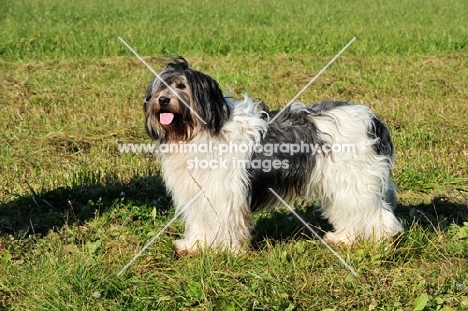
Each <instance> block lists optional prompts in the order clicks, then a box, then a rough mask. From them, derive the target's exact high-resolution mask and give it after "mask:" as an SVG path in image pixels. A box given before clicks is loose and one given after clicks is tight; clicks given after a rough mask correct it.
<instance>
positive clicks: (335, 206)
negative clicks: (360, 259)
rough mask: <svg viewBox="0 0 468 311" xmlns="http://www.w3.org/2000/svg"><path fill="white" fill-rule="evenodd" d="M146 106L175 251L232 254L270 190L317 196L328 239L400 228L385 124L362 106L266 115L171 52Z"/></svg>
mask: <svg viewBox="0 0 468 311" xmlns="http://www.w3.org/2000/svg"><path fill="white" fill-rule="evenodd" d="M144 111H145V114H146V123H145V126H146V131H147V133H148V134H149V136H150V137H152V138H153V139H155V140H157V141H159V143H160V146H159V148H160V152H159V154H160V161H161V166H162V174H163V178H164V181H165V183H166V187H167V188H168V190H169V192H170V193H171V195H172V196H173V201H174V203H175V206H176V210H177V211H182V209H184V210H183V212H182V215H183V220H184V222H185V233H184V238H183V239H181V240H178V241H176V248H177V252H178V253H180V254H183V253H187V252H188V253H192V252H196V251H197V250H200V249H204V248H206V247H215V248H220V249H229V250H232V251H239V250H240V249H241V248H242V247H243V245H244V244H246V242H248V241H249V238H250V235H251V230H252V226H253V220H252V211H253V210H255V209H257V208H260V207H264V206H267V205H269V204H274V203H275V202H274V201H275V198H276V197H275V196H274V195H273V194H272V192H271V191H270V190H269V188H271V189H273V190H274V191H275V192H276V193H277V194H279V195H280V196H282V197H283V198H284V199H285V200H288V199H293V198H294V197H298V196H309V197H313V198H316V199H318V200H320V202H321V211H322V214H323V216H324V217H325V218H327V219H328V220H329V222H330V223H331V224H332V225H333V227H334V231H333V232H328V233H326V235H325V237H324V238H325V240H326V241H328V242H331V243H344V244H353V243H354V242H356V241H357V240H359V239H375V240H379V239H381V238H391V237H393V236H394V235H396V234H397V233H399V232H401V231H402V226H401V223H400V222H399V221H398V220H397V218H396V217H395V215H394V214H393V210H394V209H395V206H396V193H395V192H396V190H395V185H394V184H393V182H392V181H391V179H390V178H389V173H390V170H391V168H392V165H393V144H392V141H391V138H390V134H389V130H388V129H387V127H386V126H385V124H384V123H383V122H382V121H381V120H380V119H379V118H378V117H377V116H376V115H375V114H374V113H372V112H371V111H370V109H369V108H367V107H365V106H361V105H352V104H348V103H346V102H339V101H325V102H322V103H319V104H314V105H312V106H305V105H303V104H301V103H295V104H293V105H291V106H289V107H287V108H286V109H285V110H284V111H275V112H269V111H268V108H267V107H266V106H265V105H264V104H263V103H262V102H258V101H254V100H253V99H251V98H249V97H247V96H244V98H243V99H241V100H238V101H231V100H229V99H227V98H225V97H224V96H223V94H222V91H221V89H220V87H219V85H218V83H217V82H216V81H215V80H214V79H213V78H211V77H210V76H208V75H205V74H203V73H201V72H199V71H196V70H193V69H191V68H189V65H188V63H187V61H186V60H185V59H183V58H182V57H176V58H173V59H172V60H171V62H170V63H169V64H168V65H167V67H166V68H165V69H164V70H162V71H161V72H160V74H159V76H156V77H155V78H154V80H153V81H152V82H151V84H150V85H149V87H148V89H147V92H146V98H145V102H144ZM201 191H202V192H203V193H202V195H199V193H200V192H201ZM197 195H198V196H197ZM195 197H196V199H195V200H193V198H195ZM192 201H193V202H192ZM188 203H190V204H188Z"/></svg>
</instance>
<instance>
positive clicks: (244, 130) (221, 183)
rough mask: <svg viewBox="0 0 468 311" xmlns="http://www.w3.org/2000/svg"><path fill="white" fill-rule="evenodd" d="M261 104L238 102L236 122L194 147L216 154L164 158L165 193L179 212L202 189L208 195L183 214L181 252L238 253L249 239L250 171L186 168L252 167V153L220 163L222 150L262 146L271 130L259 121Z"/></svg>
mask: <svg viewBox="0 0 468 311" xmlns="http://www.w3.org/2000/svg"><path fill="white" fill-rule="evenodd" d="M256 105H257V104H256V103H255V102H254V101H253V100H252V99H250V98H248V97H245V98H244V100H243V101H240V102H236V103H235V107H234V113H233V116H232V119H231V120H230V121H229V122H227V123H226V124H225V125H224V127H223V128H222V130H221V132H220V133H219V135H218V136H216V137H213V136H211V135H210V134H209V133H207V132H200V133H199V134H198V135H197V136H195V137H194V138H193V139H192V140H191V141H190V143H191V144H206V145H208V144H209V143H210V142H211V144H212V145H213V146H214V147H213V151H212V152H211V153H210V152H200V153H175V154H169V153H163V154H162V155H161V164H162V168H163V177H164V180H165V182H166V187H167V188H168V189H169V191H170V192H171V193H172V194H173V198H174V201H175V205H176V210H178V209H180V208H182V207H183V206H184V205H185V204H186V203H187V202H189V201H190V200H191V199H192V198H193V197H194V196H195V195H196V194H197V193H198V192H200V191H201V189H205V191H204V194H203V195H202V196H200V197H199V198H198V199H197V200H196V201H195V202H193V203H192V206H193V208H187V209H186V210H185V212H184V213H183V220H184V221H185V233H184V239H182V240H178V241H176V247H177V250H178V252H179V253H180V252H184V251H187V252H193V251H195V250H196V249H197V248H201V249H203V248H205V247H217V248H221V249H231V250H233V251H238V250H240V249H241V248H242V246H243V244H244V243H246V242H247V241H248V240H249V238H250V232H251V229H252V225H253V221H252V215H251V212H250V207H249V196H248V183H249V178H248V175H247V171H246V170H245V169H242V168H237V167H232V166H230V167H229V168H228V169H221V168H220V169H213V170H211V169H202V168H192V169H191V170H189V169H187V163H188V162H189V161H194V160H195V158H198V160H205V161H210V160H214V161H218V162H219V161H220V160H223V161H227V163H228V164H232V163H233V162H234V161H238V160H240V161H248V160H249V159H250V156H251V154H250V153H248V152H237V153H236V152H231V153H225V154H223V155H222V158H220V155H219V152H218V151H219V150H218V148H215V147H216V146H219V145H221V144H230V143H232V144H236V145H238V146H239V145H241V144H255V143H259V142H260V141H261V138H262V135H263V134H264V133H265V132H266V131H267V128H268V124H267V123H266V122H265V121H264V120H262V119H260V118H259V117H258V112H256Z"/></svg>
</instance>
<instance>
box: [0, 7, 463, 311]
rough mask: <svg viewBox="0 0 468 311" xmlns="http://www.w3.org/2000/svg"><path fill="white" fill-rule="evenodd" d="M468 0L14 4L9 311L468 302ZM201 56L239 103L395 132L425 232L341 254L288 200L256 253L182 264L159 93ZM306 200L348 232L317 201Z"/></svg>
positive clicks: (200, 64) (2, 266)
mask: <svg viewBox="0 0 468 311" xmlns="http://www.w3.org/2000/svg"><path fill="white" fill-rule="evenodd" d="M467 16H468V2H466V1H461V0H460V1H456V0H453V1H443V0H428V1H415V0H411V1H403V0H397V1H393V2H390V1H387V2H385V1H370V0H364V1H354V0H353V1H337V0H330V1H314V2H312V1H307V0H296V1H272V0H267V1H260V0H253V1H245V2H237V3H235V2H232V3H231V2H229V1H227V0H218V1H211V0H204V1H202V0H194V1H185V2H173V1H167V0H160V1H147V0H142V1H139V2H138V3H137V4H135V3H133V1H129V0H121V1H109V0H102V1H99V2H91V1H84V0H74V1H68V2H65V1H58V0H44V1H37V0H31V1H26V0H19V1H13V0H4V1H2V4H1V5H0V25H1V27H0V105H1V107H2V110H1V112H0V310H352V309H356V310H441V311H442V310H445V311H447V310H465V309H468V160H467V159H468V149H467V142H468V127H467V125H468V121H467V119H468V27H467V25H468V17H467ZM118 36H121V37H122V38H123V39H125V40H126V41H127V42H128V43H129V44H130V45H131V46H132V47H133V48H134V49H135V50H136V51H137V52H139V53H140V54H141V55H142V56H144V57H145V59H146V61H147V62H148V63H149V64H150V65H151V66H153V68H155V69H156V70H160V69H161V68H163V66H164V63H163V62H161V61H160V58H159V57H160V56H166V55H175V54H179V55H183V56H185V57H186V58H187V59H188V60H189V62H190V63H191V64H192V65H193V67H194V68H196V69H198V70H201V71H203V72H205V73H207V74H209V75H211V76H212V77H214V78H215V79H216V80H218V82H219V83H220V85H221V87H222V88H223V90H225V92H229V90H231V91H232V93H233V94H234V96H236V97H238V96H241V94H243V93H245V92H248V93H249V95H251V96H252V97H256V98H263V99H264V100H265V101H266V102H267V103H268V104H269V105H270V106H271V107H273V108H279V107H281V106H284V105H285V104H286V103H288V101H289V100H290V99H291V98H293V97H294V95H295V94H296V93H297V92H298V91H299V90H300V89H301V88H302V87H303V86H304V85H305V84H306V83H307V82H308V81H309V80H310V79H311V78H312V77H313V76H314V75H315V74H316V73H317V72H318V71H319V70H320V69H321V68H322V67H323V66H324V65H325V64H326V63H327V62H328V61H329V60H330V59H331V58H332V57H333V56H334V55H335V54H336V53H337V52H338V51H339V50H340V49H341V48H342V47H343V46H344V45H345V44H346V43H347V42H348V41H349V40H351V38H353V37H354V36H356V37H357V40H356V41H355V42H354V43H353V45H351V47H350V48H349V49H348V50H347V51H346V52H345V53H344V54H343V55H342V56H341V57H340V58H338V60H337V61H336V62H335V63H334V64H333V65H332V66H331V67H330V68H329V69H328V70H327V71H325V72H324V74H323V75H322V76H321V77H320V78H319V79H318V80H317V81H316V82H315V83H314V84H312V86H311V87H310V88H309V89H308V90H307V91H306V92H304V93H303V94H302V95H301V98H300V99H301V100H302V101H304V102H307V103H312V102H316V101H319V100H322V99H346V100H349V101H351V102H354V103H360V104H364V105H367V106H369V107H371V108H372V109H373V110H375V111H376V112H377V114H379V115H380V116H381V117H382V119H383V120H384V121H385V122H386V123H387V124H388V125H389V127H390V128H391V130H392V134H393V137H394V143H395V148H396V163H395V169H394V171H393V178H394V180H395V182H396V184H397V185H398V187H399V188H400V192H399V205H398V208H397V214H398V217H400V218H401V219H402V221H403V222H404V225H405V229H406V232H405V233H404V234H403V235H402V236H401V237H399V238H398V239H397V240H396V241H395V242H394V243H392V244H389V243H382V244H372V243H368V242H362V243H361V244H359V245H357V246H356V247H353V248H345V247H338V248H336V250H337V252H338V253H339V254H340V255H341V256H342V257H343V258H344V259H345V260H346V261H347V262H348V263H349V264H350V265H351V266H352V267H353V268H354V269H355V270H356V271H357V272H358V276H357V277H354V276H353V275H352V274H351V273H349V271H348V270H346V268H345V267H343V266H342V265H341V264H340V262H339V261H338V260H337V259H336V258H335V257H334V256H333V255H332V254H331V253H330V252H329V251H328V250H327V249H326V248H325V247H323V245H322V244H321V243H320V242H318V241H317V240H315V239H313V238H312V237H311V236H310V234H309V233H308V232H307V230H305V229H304V228H303V227H302V226H301V224H300V223H299V222H298V221H296V220H295V218H294V217H292V215H291V214H289V213H287V212H286V211H281V210H280V211H277V212H271V211H265V212H260V213H257V214H256V215H255V219H256V230H255V232H254V238H253V240H252V247H251V248H250V249H249V250H248V251H247V252H246V253H245V254H242V255H238V256H234V255H232V254H229V253H221V254H219V253H218V254H216V253H213V252H207V253H204V254H199V255H196V256H193V257H182V258H177V257H176V256H175V255H174V246H173V244H172V241H173V240H175V239H177V238H178V237H180V235H181V234H182V232H183V231H182V229H183V228H182V224H181V223H180V222H176V223H174V224H173V225H172V226H171V227H170V228H169V229H168V230H167V231H166V232H165V234H163V235H162V236H161V237H160V238H159V239H158V240H157V241H156V242H155V243H154V244H153V245H152V246H151V247H150V248H149V249H148V250H147V251H146V252H144V253H143V255H142V256H141V257H140V258H139V259H138V260H137V261H136V262H135V263H134V264H133V265H132V266H131V267H130V268H129V269H128V270H127V271H126V273H124V274H123V275H122V276H120V277H117V273H118V272H119V271H120V269H122V267H123V266H124V265H125V264H126V263H127V262H128V261H129V260H130V259H131V258H132V257H133V256H134V255H135V254H136V252H138V251H139V250H140V249H141V248H142V247H143V245H144V244H145V243H146V242H147V241H148V240H149V239H150V238H151V237H152V236H154V234H156V233H157V232H158V231H159V230H160V229H161V228H162V227H163V226H164V225H165V224H166V223H167V222H168V221H169V220H170V219H171V218H172V217H173V215H174V212H173V209H172V203H171V200H170V198H169V197H168V196H167V194H166V193H165V190H164V185H163V183H162V180H161V178H160V175H159V166H158V163H157V161H156V160H155V158H154V157H153V156H152V155H149V154H121V153H119V151H118V143H122V142H132V143H135V142H136V143H147V142H150V140H149V138H148V137H147V136H146V133H145V131H144V126H143V118H144V116H143V112H142V97H143V95H144V91H145V89H146V86H147V84H148V83H149V82H150V80H151V79H152V74H151V72H150V71H149V70H148V69H147V68H146V67H145V66H144V65H143V64H142V63H140V62H139V61H138V59H136V58H135V57H134V56H133V55H132V54H131V52H130V51H128V50H127V49H126V48H125V47H124V46H123V45H122V44H121V42H120V41H119V40H118V39H117V37H118ZM295 204H296V206H297V210H298V211H299V212H300V213H301V215H303V216H304V217H305V218H306V219H307V220H308V221H309V222H310V224H311V225H313V226H314V227H315V228H316V229H317V230H318V231H319V232H321V231H322V228H323V230H325V229H327V228H329V225H328V224H327V223H326V221H325V220H323V219H322V218H320V215H319V213H318V211H317V209H316V208H313V206H311V204H310V203H307V202H297V203H295Z"/></svg>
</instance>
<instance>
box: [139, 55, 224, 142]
mask: <svg viewBox="0 0 468 311" xmlns="http://www.w3.org/2000/svg"><path fill="white" fill-rule="evenodd" d="M143 108H144V110H145V115H146V123H145V127H146V132H147V133H148V135H149V136H150V137H152V138H154V139H157V140H160V141H161V142H168V141H172V142H179V141H190V140H191V139H192V138H193V137H194V136H195V135H197V134H198V133H199V132H200V131H203V130H205V131H210V134H211V135H216V134H218V133H219V131H220V130H221V128H222V126H223V124H224V123H225V122H226V121H227V119H228V118H229V116H230V113H231V111H230V107H229V105H228V103H227V101H226V99H225V98H224V96H223V94H222V91H221V89H220V87H219V85H218V83H217V82H216V81H215V80H214V79H213V78H211V77H210V76H208V75H205V74H203V73H201V72H199V71H196V70H194V69H191V68H189V65H188V63H187V61H186V60H185V59H184V58H182V57H175V58H172V59H171V62H170V63H169V64H168V65H167V67H166V68H165V69H164V70H163V71H161V72H160V73H159V75H158V76H156V77H155V78H154V79H153V81H152V82H151V84H150V85H149V86H148V89H147V90H146V96H145V102H144V105H143Z"/></svg>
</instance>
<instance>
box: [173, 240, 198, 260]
mask: <svg viewBox="0 0 468 311" xmlns="http://www.w3.org/2000/svg"><path fill="white" fill-rule="evenodd" d="M174 244H175V247H176V253H177V255H179V256H184V255H193V254H195V253H196V252H198V251H199V247H198V244H199V243H198V241H196V242H193V241H188V240H176V241H174Z"/></svg>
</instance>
